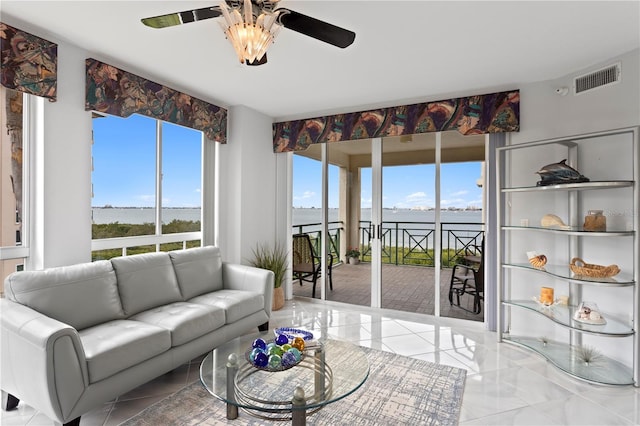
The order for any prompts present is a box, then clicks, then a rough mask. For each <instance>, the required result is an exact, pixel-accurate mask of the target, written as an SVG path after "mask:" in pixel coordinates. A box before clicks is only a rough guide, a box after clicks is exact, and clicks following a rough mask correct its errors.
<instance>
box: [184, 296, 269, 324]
mask: <svg viewBox="0 0 640 426" xmlns="http://www.w3.org/2000/svg"><path fill="white" fill-rule="evenodd" d="M189 302H191V303H198V304H203V305H209V306H216V307H219V308H222V309H224V311H225V314H226V323H227V324H231V323H233V322H236V321H238V320H241V319H242V318H244V317H248V316H249V315H251V314H254V313H256V312H260V311H263V310H264V295H263V294H262V293H257V292H253V291H243V290H218V291H213V292H211V293H207V294H203V295H201V296H198V297H194V298H193V299H190V300H189Z"/></svg>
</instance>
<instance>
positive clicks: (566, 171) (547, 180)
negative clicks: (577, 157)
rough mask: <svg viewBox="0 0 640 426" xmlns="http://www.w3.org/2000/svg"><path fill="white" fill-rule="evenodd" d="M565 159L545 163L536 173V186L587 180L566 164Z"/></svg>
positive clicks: (587, 180)
mask: <svg viewBox="0 0 640 426" xmlns="http://www.w3.org/2000/svg"><path fill="white" fill-rule="evenodd" d="M566 161H567V160H566V159H564V160H562V161H560V162H559V163H552V164H547V165H546V166H544V167H543V168H541V169H540V170H538V171H537V172H536V173H537V174H539V175H540V181H539V182H538V183H537V185H538V186H546V185H557V184H560V183H576V182H589V178H587V177H585V176H583V175H581V174H580V173H579V172H578V171H577V170H576V169H574V168H573V167H570V166H568V165H567V164H566Z"/></svg>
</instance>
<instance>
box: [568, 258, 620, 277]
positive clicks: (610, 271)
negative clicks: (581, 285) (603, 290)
mask: <svg viewBox="0 0 640 426" xmlns="http://www.w3.org/2000/svg"><path fill="white" fill-rule="evenodd" d="M569 268H571V271H572V272H573V273H574V274H576V275H580V276H584V277H589V278H610V277H613V276H615V275H618V273H619V272H620V268H619V267H618V265H609V266H602V265H594V264H592V263H586V262H585V261H584V260H582V259H580V258H579V257H574V258H573V259H571V263H570V264H569Z"/></svg>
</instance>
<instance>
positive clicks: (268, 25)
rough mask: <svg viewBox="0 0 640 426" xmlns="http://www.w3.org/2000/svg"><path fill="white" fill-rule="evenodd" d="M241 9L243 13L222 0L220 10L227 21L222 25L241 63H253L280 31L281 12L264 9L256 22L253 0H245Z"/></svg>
mask: <svg viewBox="0 0 640 426" xmlns="http://www.w3.org/2000/svg"><path fill="white" fill-rule="evenodd" d="M241 9H242V12H243V13H241V11H240V10H238V9H237V8H229V6H228V5H227V3H225V2H224V1H221V2H220V10H221V11H222V16H223V17H224V20H225V22H224V23H222V22H221V23H220V25H221V26H222V30H223V31H224V33H225V35H226V37H227V39H228V40H229V41H230V42H231V45H232V46H233V49H234V50H235V51H236V54H237V55H238V59H239V60H240V63H251V62H254V61H256V60H259V59H261V58H262V57H263V56H264V54H265V53H266V52H267V49H268V48H269V46H270V45H271V43H273V41H274V40H275V38H276V36H277V35H278V33H279V32H280V25H279V24H278V23H277V22H276V21H277V18H278V13H279V12H278V11H275V12H270V11H267V10H265V9H262V10H260V15H259V16H258V17H257V18H256V20H255V22H254V21H253V6H252V4H251V0H244V3H243V5H242V6H241ZM243 15H244V17H243Z"/></svg>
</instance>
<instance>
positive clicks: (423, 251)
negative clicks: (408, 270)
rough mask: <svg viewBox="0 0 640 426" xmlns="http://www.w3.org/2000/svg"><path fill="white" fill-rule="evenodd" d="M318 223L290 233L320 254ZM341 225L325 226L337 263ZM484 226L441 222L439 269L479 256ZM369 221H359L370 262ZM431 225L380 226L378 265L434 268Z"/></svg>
mask: <svg viewBox="0 0 640 426" xmlns="http://www.w3.org/2000/svg"><path fill="white" fill-rule="evenodd" d="M320 225H321V224H320V223H309V224H303V225H296V226H294V227H293V228H294V233H307V234H309V235H310V236H311V239H312V241H313V242H314V244H315V249H316V252H319V250H320V232H321V231H320V230H319V229H318V228H319V227H320ZM343 229H344V228H343V224H342V222H330V223H329V250H330V252H331V253H332V254H333V255H334V259H335V260H334V262H338V261H339V259H340V234H341V231H342V230H343ZM483 229H484V224H483V223H480V222H442V229H441V232H440V234H441V238H440V241H441V250H442V252H441V253H442V262H441V264H442V266H443V267H445V268H451V267H453V265H454V264H455V263H458V262H459V261H460V258H462V257H463V256H465V255H468V254H476V255H479V254H480V253H479V247H481V245H482V241H483V239H484V230H483ZM372 231H373V228H372V225H371V222H370V221H361V222H360V228H359V235H360V252H361V253H362V254H361V259H362V260H363V261H365V262H366V261H370V260H371V237H372V235H373V232H372ZM435 232H436V231H435V222H382V229H381V234H382V262H383V263H390V264H395V265H418V266H435V253H436V247H435Z"/></svg>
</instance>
